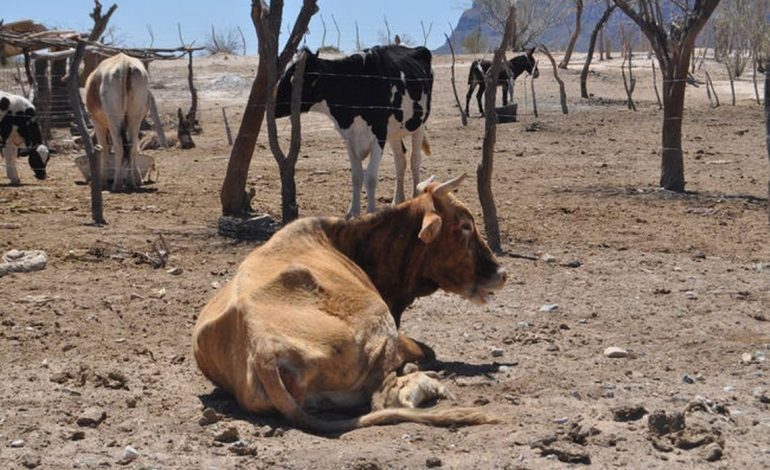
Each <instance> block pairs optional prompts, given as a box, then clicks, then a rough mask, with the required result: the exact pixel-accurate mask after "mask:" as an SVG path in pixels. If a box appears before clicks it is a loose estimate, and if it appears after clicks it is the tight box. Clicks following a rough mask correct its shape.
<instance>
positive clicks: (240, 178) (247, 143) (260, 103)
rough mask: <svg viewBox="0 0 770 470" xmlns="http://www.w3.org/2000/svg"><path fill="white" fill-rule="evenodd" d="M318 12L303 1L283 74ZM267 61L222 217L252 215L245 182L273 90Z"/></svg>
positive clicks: (279, 1)
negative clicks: (269, 86) (268, 84)
mask: <svg viewBox="0 0 770 470" xmlns="http://www.w3.org/2000/svg"><path fill="white" fill-rule="evenodd" d="M270 9H271V10H273V9H275V11H279V12H282V11H283V0H272V1H271V2H270ZM261 10H262V9H261V3H259V2H255V3H253V4H252V7H251V20H252V23H254V27H255V29H258V28H259V20H260V14H261ZM317 11H318V5H317V4H316V0H303V2H302V9H301V10H300V12H299V14H298V15H297V21H296V22H295V23H294V27H293V28H292V32H291V35H290V36H289V38H288V40H287V41H286V45H285V46H284V50H283V51H282V52H281V55H280V57H279V58H278V69H277V70H283V69H284V68H285V67H286V64H288V63H289V60H290V59H291V56H292V55H293V54H294V51H295V50H296V49H297V46H298V45H299V42H300V40H301V39H302V36H303V35H304V34H305V32H306V31H307V26H308V23H309V22H310V18H311V17H312V16H313V15H314V14H315V13H316V12H317ZM280 23H281V22H280V13H279V14H278V21H277V27H276V31H277V29H278V28H280ZM267 60H269V59H268V58H266V57H261V56H260V58H259V66H258V67H257V76H256V78H255V79H254V83H252V85H251V92H250V93H249V99H248V102H247V103H246V110H245V111H244V113H243V119H242V120H241V125H240V128H239V129H238V135H237V136H236V138H235V145H233V149H232V150H231V152H230V160H229V161H228V163H227V173H226V174H225V179H224V182H223V183H222V190H221V191H220V200H221V202H222V214H223V215H225V216H227V215H244V214H248V213H249V212H251V198H252V195H251V194H249V193H247V192H246V180H247V179H248V175H249V165H250V164H251V158H252V155H253V154H254V147H255V146H256V143H257V136H258V135H259V130H260V128H261V127H262V121H263V120H264V117H265V105H266V103H267V97H268V95H269V94H270V91H271V90H268V87H267V73H268V69H267Z"/></svg>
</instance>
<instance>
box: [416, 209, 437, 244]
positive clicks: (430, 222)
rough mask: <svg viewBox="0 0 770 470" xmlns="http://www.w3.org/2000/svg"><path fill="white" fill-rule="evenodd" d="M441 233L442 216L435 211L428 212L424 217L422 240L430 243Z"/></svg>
mask: <svg viewBox="0 0 770 470" xmlns="http://www.w3.org/2000/svg"><path fill="white" fill-rule="evenodd" d="M439 233H441V216H440V215H438V214H436V213H435V212H427V213H426V214H425V215H424V216H423V217H422V228H421V229H420V234H419V235H418V236H419V237H420V240H422V241H423V243H430V242H432V241H433V240H435V239H436V237H438V234H439Z"/></svg>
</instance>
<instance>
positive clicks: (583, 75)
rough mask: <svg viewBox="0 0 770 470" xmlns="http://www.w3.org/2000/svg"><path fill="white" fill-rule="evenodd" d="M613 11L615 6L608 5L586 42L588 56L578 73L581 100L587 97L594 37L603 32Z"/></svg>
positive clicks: (594, 43)
mask: <svg viewBox="0 0 770 470" xmlns="http://www.w3.org/2000/svg"><path fill="white" fill-rule="evenodd" d="M613 11H615V5H608V6H607V8H606V9H605V10H604V13H603V14H602V16H601V18H599V21H597V22H596V26H594V30H593V31H591V38H590V39H589V40H588V54H587V55H586V63H585V64H583V71H582V72H580V96H581V97H583V98H588V97H589V95H588V86H587V82H588V69H589V68H590V67H591V60H592V59H593V55H594V47H596V36H597V35H598V34H599V31H602V30H603V28H604V24H605V23H607V20H608V19H609V17H610V15H611V14H612V12H613ZM607 58H608V59H609V51H608V53H607Z"/></svg>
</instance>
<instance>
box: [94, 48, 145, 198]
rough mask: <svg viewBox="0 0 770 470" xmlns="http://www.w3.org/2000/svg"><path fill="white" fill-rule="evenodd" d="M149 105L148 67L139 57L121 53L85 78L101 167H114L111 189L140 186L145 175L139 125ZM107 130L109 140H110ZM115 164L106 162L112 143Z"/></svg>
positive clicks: (105, 61) (100, 65) (101, 64)
mask: <svg viewBox="0 0 770 470" xmlns="http://www.w3.org/2000/svg"><path fill="white" fill-rule="evenodd" d="M149 107H150V82H149V78H148V75H147V69H145V67H144V65H143V64H142V62H141V61H140V60H139V59H135V58H133V57H129V56H127V55H126V54H123V53H120V54H117V55H115V56H112V57H110V58H109V59H105V60H104V61H102V63H100V64H99V66H98V67H96V70H94V72H93V73H92V74H91V75H89V76H88V80H86V108H87V109H88V112H89V113H90V114H91V118H92V120H93V124H94V131H95V132H96V140H97V142H98V143H99V145H101V147H102V149H101V151H100V152H99V153H100V158H101V159H102V168H105V169H106V168H109V167H112V168H114V169H115V173H114V174H113V175H112V181H113V182H112V190H113V191H120V190H121V189H123V186H124V183H125V184H126V185H127V186H128V187H129V188H137V187H139V185H140V184H141V181H142V176H141V174H140V171H139V168H138V167H137V163H136V155H137V153H138V151H139V150H138V145H139V126H140V125H141V123H142V119H144V116H145V115H147V111H148V110H149ZM108 133H109V139H111V140H108ZM109 142H112V143H113V144H114V145H113V146H112V151H113V152H114V154H115V156H114V158H115V160H114V165H108V164H107V162H106V159H107V157H108V156H109V154H110V145H109Z"/></svg>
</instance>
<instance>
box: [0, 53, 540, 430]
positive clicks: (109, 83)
mask: <svg viewBox="0 0 770 470" xmlns="http://www.w3.org/2000/svg"><path fill="white" fill-rule="evenodd" d="M532 53H533V51H529V52H528V53H527V54H525V55H522V56H519V57H516V58H514V59H512V60H510V61H509V62H508V63H507V67H504V69H503V71H502V72H501V75H500V77H499V80H498V82H499V83H498V84H499V85H501V86H503V87H504V100H506V102H507V94H508V93H507V90H508V87H510V86H511V85H512V80H515V78H516V77H517V76H518V75H519V74H521V73H523V72H524V71H526V72H528V73H530V74H532V75H533V76H537V73H538V72H537V67H536V65H535V62H534V60H533V58H532ZM304 55H305V72H304V76H303V80H302V90H301V96H302V99H301V105H300V108H301V112H307V111H318V112H322V113H325V114H327V115H328V116H329V117H330V118H331V120H332V121H333V122H334V124H335V126H336V128H337V130H338V132H339V134H340V135H341V136H342V138H343V139H344V141H345V143H346V146H347V150H348V157H349V159H350V164H351V170H352V171H351V174H352V183H353V194H352V201H351V204H350V208H349V210H348V214H347V215H348V217H346V218H330V217H327V218H306V219H301V220H299V221H296V222H294V223H292V224H289V225H287V226H286V227H284V228H283V229H282V230H281V231H279V232H278V233H277V234H276V235H275V236H273V238H271V239H270V240H269V241H268V242H267V243H265V244H264V245H262V246H261V247H259V248H257V249H255V250H254V251H253V252H252V253H251V254H250V255H249V256H248V257H247V258H246V260H245V261H244V262H243V263H242V264H241V266H240V268H239V269H238V272H237V274H236V275H235V277H234V279H233V280H231V281H230V282H229V283H228V284H227V285H226V286H225V287H223V288H222V289H221V290H220V291H219V292H218V293H217V295H216V296H215V297H214V298H213V299H212V300H211V301H210V302H209V303H208V305H206V307H205V308H204V309H203V312H202V313H201V315H200V316H199V318H198V320H197V324H196V325H195V329H194V333H193V352H194V356H195V359H196V361H197V363H198V366H199V368H200V369H201V371H202V372H203V373H204V375H206V377H208V378H209V379H210V380H211V381H212V382H214V383H215V384H216V385H218V386H220V387H222V388H224V389H225V390H227V391H229V392H230V393H231V394H232V395H233V396H234V397H235V398H236V400H237V401H238V403H239V404H240V405H241V406H242V407H243V408H245V409H247V410H250V411H253V412H263V411H268V410H277V411H279V412H280V413H282V414H283V415H284V416H285V417H286V418H287V419H289V420H290V421H292V422H293V423H295V424H296V425H298V426H301V427H303V428H306V429H309V430H313V431H316V432H343V431H346V430H349V429H354V428H357V427H361V426H369V425H375V424H386V423H393V422H400V421H413V422H420V423H424V424H431V425H460V424H481V423H490V422H495V421H496V419H495V418H493V417H490V416H488V415H486V414H484V413H481V412H479V411H477V410H475V409H466V408H454V409H446V410H418V409H415V408H416V407H418V406H419V405H420V404H423V403H425V402H426V401H429V400H431V399H434V398H438V397H442V396H444V395H445V394H446V389H445V388H444V387H443V386H442V385H441V384H440V383H439V382H438V381H437V380H436V376H435V374H431V373H423V372H418V371H416V367H415V366H414V365H413V363H415V362H418V363H419V362H422V361H426V360H430V359H433V358H434V353H433V350H432V349H431V348H430V347H428V346H427V345H425V344H422V343H420V342H418V341H416V340H413V339H411V338H408V337H406V336H404V335H402V334H399V333H398V328H399V326H400V321H401V314H402V313H403V312H404V310H405V309H406V308H407V307H408V306H409V305H411V304H412V302H413V301H414V300H415V299H416V298H417V297H421V296H426V295H430V294H432V293H433V292H435V291H436V290H438V289H442V290H445V291H447V292H452V293H456V294H459V295H461V296H462V297H464V298H467V299H470V300H472V301H474V302H479V303H481V302H484V301H485V300H486V299H487V297H488V296H489V295H491V294H492V293H493V292H494V291H495V290H497V289H499V288H501V287H502V286H503V284H504V283H505V280H506V273H505V270H504V269H503V268H501V266H500V265H499V263H498V262H497V260H496V259H495V257H494V255H493V254H492V253H491V251H490V250H489V248H488V247H487V245H486V243H485V241H484V240H483V239H482V237H481V236H480V234H479V232H478V230H477V228H476V225H475V223H474V221H473V217H472V216H471V214H470V212H469V211H468V209H467V208H466V207H465V206H464V205H463V204H462V203H461V202H460V201H459V200H458V199H457V198H456V197H455V196H454V195H453V194H452V192H453V190H454V189H456V188H457V186H458V185H459V184H460V182H461V181H462V179H463V178H464V175H463V176H461V177H458V178H455V179H453V180H451V181H448V182H445V183H443V184H441V183H438V182H436V181H433V179H432V178H431V179H429V180H427V181H424V182H422V183H419V182H420V163H421V150H423V151H425V153H426V154H430V145H429V143H428V138H427V134H426V132H425V123H426V121H427V120H428V117H429V115H430V110H431V93H432V89H433V72H432V69H431V53H430V51H429V50H428V49H426V48H424V47H416V48H408V47H404V46H400V45H392V46H376V47H373V48H371V49H367V50H364V51H361V52H359V53H356V54H353V55H351V56H348V57H344V58H342V59H336V60H328V59H322V58H320V57H318V56H317V54H313V53H311V52H309V51H307V50H306V51H304ZM295 67H296V64H295V65H293V66H291V67H290V68H289V69H288V70H287V71H286V73H285V74H284V75H283V77H282V78H281V79H280V81H279V83H278V85H277V90H276V116H277V117H283V116H288V115H289V114H290V104H291V96H292V86H293V83H294V78H295V77H294V73H295V70H296V68H295ZM488 68H489V63H488V62H486V61H476V62H474V63H473V65H472V66H471V70H470V73H469V77H468V85H469V90H468V94H467V97H466V112H467V108H468V102H469V101H470V97H471V95H472V93H473V90H474V88H475V87H476V86H477V85H481V86H480V90H479V93H478V95H477V98H478V100H479V111H480V112H482V113H483V109H482V106H481V95H482V94H483V93H484V86H483V75H484V73H485V72H486V70H488ZM149 100H150V90H149V80H148V75H147V71H146V70H145V68H144V66H143V65H142V63H141V62H140V61H139V60H137V59H133V58H131V57H128V56H126V55H124V54H118V55H116V56H114V57H112V58H110V59H107V60H105V61H103V62H102V63H101V64H100V65H99V66H98V67H97V68H96V70H95V71H94V72H93V73H92V74H91V75H90V76H89V77H88V79H87V82H86V107H87V109H88V111H89V113H90V115H91V118H92V122H93V125H94V131H95V136H96V139H97V142H98V144H99V146H98V147H97V148H98V149H99V158H101V159H102V167H103V168H112V169H113V174H112V175H103V178H104V179H105V180H106V179H110V180H112V189H113V191H119V190H121V189H123V188H124V187H128V188H135V187H137V186H138V185H139V184H140V183H141V177H140V175H139V171H138V169H137V166H136V156H137V153H138V148H137V147H138V146H137V141H138V134H139V126H140V123H141V121H142V119H143V118H144V116H145V115H146V113H147V111H148V106H149ZM406 138H411V143H412V149H411V155H410V166H411V172H412V181H413V188H412V195H413V198H412V199H409V200H406V201H405V194H404V173H405V171H406V148H405V146H404V144H403V139H406ZM110 143H112V145H110ZM386 143H389V144H390V147H391V148H392V149H393V153H394V157H395V167H396V188H395V195H394V198H393V207H391V208H387V209H383V210H380V211H377V212H374V209H375V202H376V197H375V191H376V185H377V173H378V169H379V164H380V161H381V159H382V154H383V150H384V148H385V144H386ZM0 147H2V154H3V157H4V159H5V164H6V169H7V173H8V178H9V179H10V182H11V184H12V185H18V184H20V179H19V176H18V172H17V170H16V166H15V163H16V159H17V148H19V147H26V148H27V149H28V155H29V163H30V166H31V167H32V169H33V171H34V172H35V176H36V177H37V178H40V179H43V178H45V176H46V172H45V166H46V163H47V161H48V150H47V148H46V147H45V146H44V145H43V142H42V136H41V132H40V127H39V125H38V122H37V119H36V116H35V109H34V107H33V106H32V104H31V103H30V102H29V101H28V100H26V99H25V98H22V97H19V96H14V95H9V94H7V93H0ZM110 147H112V148H110ZM111 153H112V154H113V155H114V156H113V157H112V158H113V160H112V163H113V164H112V165H109V163H110V162H109V161H108V159H109V156H110V154H111ZM367 157H368V158H369V163H368V167H367V170H366V172H364V170H363V161H364V160H365V159H366V158H367ZM364 183H365V184H366V192H367V199H368V204H367V212H370V214H367V215H364V216H362V217H357V216H359V214H360V204H361V203H360V201H361V190H362V185H363V184H364ZM418 183H419V184H418ZM381 246H388V247H389V249H388V250H387V252H384V251H382V250H379V249H377V248H375V247H381ZM328 408H335V409H340V408H345V409H351V408H357V409H361V408H364V409H369V410H370V411H369V412H368V413H366V414H364V415H362V416H358V417H357V418H352V419H347V420H339V421H327V420H323V419H320V418H318V417H316V416H315V415H313V414H312V411H315V410H322V409H328Z"/></svg>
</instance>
